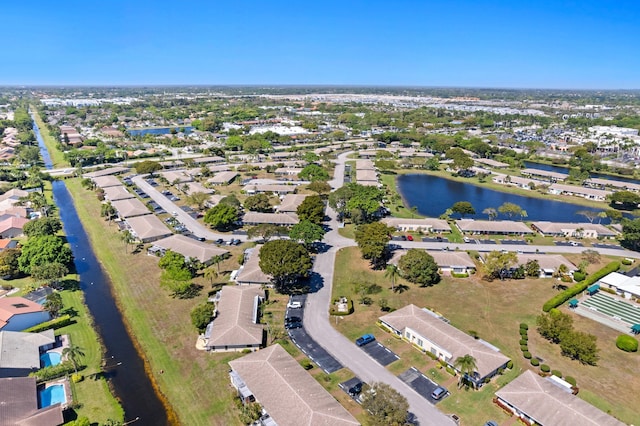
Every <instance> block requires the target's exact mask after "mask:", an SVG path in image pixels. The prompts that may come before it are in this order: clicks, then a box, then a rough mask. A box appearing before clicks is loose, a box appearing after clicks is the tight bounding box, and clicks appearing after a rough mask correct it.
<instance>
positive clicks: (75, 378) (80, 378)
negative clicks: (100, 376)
mask: <svg viewBox="0 0 640 426" xmlns="http://www.w3.org/2000/svg"><path fill="white" fill-rule="evenodd" d="M83 380H84V376H83V375H82V374H80V373H73V374H72V375H71V381H72V382H73V383H79V382H81V381H83Z"/></svg>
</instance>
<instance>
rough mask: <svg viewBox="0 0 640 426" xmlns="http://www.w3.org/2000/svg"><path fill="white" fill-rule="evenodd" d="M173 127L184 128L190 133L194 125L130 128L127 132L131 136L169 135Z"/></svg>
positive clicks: (177, 129) (178, 129)
mask: <svg viewBox="0 0 640 426" xmlns="http://www.w3.org/2000/svg"><path fill="white" fill-rule="evenodd" d="M171 129H176V131H178V132H179V131H180V129H184V133H185V134H187V135H188V134H189V133H191V132H192V131H193V127H191V126H176V127H155V128H150V129H129V130H127V133H129V134H130V135H131V136H144V135H168V134H169V133H171Z"/></svg>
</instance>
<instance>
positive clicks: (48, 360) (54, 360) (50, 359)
mask: <svg viewBox="0 0 640 426" xmlns="http://www.w3.org/2000/svg"><path fill="white" fill-rule="evenodd" d="M40 361H42V366H43V367H50V366H52V365H58V364H60V362H61V361H62V357H61V356H60V354H59V353H58V352H45V353H43V354H42V355H40Z"/></svg>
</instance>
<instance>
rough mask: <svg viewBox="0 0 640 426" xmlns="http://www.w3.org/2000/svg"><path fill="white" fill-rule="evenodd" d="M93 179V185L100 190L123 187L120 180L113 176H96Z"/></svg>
mask: <svg viewBox="0 0 640 426" xmlns="http://www.w3.org/2000/svg"><path fill="white" fill-rule="evenodd" d="M92 179H93V183H95V184H96V186H97V187H99V188H108V187H110V186H121V185H122V182H120V179H118V178H117V177H115V176H113V175H105V176H96V177H94V178H92Z"/></svg>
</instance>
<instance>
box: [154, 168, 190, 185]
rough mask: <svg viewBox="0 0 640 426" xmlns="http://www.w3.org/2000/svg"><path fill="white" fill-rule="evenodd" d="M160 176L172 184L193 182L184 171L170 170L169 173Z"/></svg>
mask: <svg viewBox="0 0 640 426" xmlns="http://www.w3.org/2000/svg"><path fill="white" fill-rule="evenodd" d="M160 175H161V176H164V178H165V179H166V180H167V182H169V183H170V184H174V183H185V182H191V181H192V180H193V178H192V177H191V175H189V174H188V173H185V172H184V171H183V170H169V171H167V172H162V173H160Z"/></svg>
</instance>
